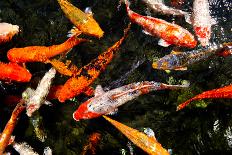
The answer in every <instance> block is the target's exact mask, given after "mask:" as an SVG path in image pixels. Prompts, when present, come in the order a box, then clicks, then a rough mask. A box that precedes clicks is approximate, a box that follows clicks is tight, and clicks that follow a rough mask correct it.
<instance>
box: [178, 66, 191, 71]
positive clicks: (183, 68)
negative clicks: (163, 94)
mask: <svg viewBox="0 0 232 155" xmlns="http://www.w3.org/2000/svg"><path fill="white" fill-rule="evenodd" d="M187 69H188V68H187V67H179V68H176V69H175V70H178V71H186V70H187Z"/></svg>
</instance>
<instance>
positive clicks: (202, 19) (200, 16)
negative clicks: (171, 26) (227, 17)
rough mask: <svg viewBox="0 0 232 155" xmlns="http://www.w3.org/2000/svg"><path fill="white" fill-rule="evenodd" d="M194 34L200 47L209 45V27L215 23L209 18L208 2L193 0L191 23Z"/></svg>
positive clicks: (205, 0) (206, 0)
mask: <svg viewBox="0 0 232 155" xmlns="http://www.w3.org/2000/svg"><path fill="white" fill-rule="evenodd" d="M190 23H191V24H192V25H193V29H194V31H195V34H196V35H197V37H198V40H199V41H200V43H201V45H202V46H207V45H209V40H210V38H211V26H212V25H213V24H215V23H216V22H215V21H214V20H213V19H212V17H211V16H210V10H209V2H208V0H194V2H193V14H192V21H191V22H190Z"/></svg>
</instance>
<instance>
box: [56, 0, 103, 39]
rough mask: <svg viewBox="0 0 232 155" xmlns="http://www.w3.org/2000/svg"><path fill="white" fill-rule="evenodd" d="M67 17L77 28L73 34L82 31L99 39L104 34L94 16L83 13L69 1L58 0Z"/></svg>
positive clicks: (73, 30)
mask: <svg viewBox="0 0 232 155" xmlns="http://www.w3.org/2000/svg"><path fill="white" fill-rule="evenodd" d="M57 1H58V3H59V5H60V7H61V9H62V10H63V12H64V14H65V15H66V17H67V18H68V19H69V20H70V21H71V22H72V23H73V24H74V25H75V26H76V28H74V29H72V30H71V31H72V32H75V31H76V32H78V31H81V32H82V33H84V34H86V35H90V36H94V37H97V38H101V37H102V36H103V34H104V32H103V31H102V29H101V28H100V26H99V25H98V23H97V22H96V21H95V20H94V18H93V16H92V14H87V13H84V12H82V11H81V10H80V9H78V8H77V7H75V6H74V5H72V4H71V3H69V2H68V1H67V0H57Z"/></svg>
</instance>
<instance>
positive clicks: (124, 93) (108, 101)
mask: <svg viewBox="0 0 232 155" xmlns="http://www.w3.org/2000/svg"><path fill="white" fill-rule="evenodd" d="M186 87H188V85H167V84H164V83H158V82H154V81H144V82H137V83H132V84H128V85H125V86H122V87H119V88H116V89H113V90H110V91H108V92H104V91H103V89H102V87H101V86H100V85H98V86H97V88H96V90H95V96H94V97H93V98H90V99H89V100H87V101H86V102H84V103H82V104H81V105H80V106H79V108H78V109H77V110H76V111H75V112H74V113H73V118H74V119H75V120H76V121H78V120H80V119H91V118H95V117H99V116H101V115H104V114H110V113H112V112H116V111H117V107H119V106H121V105H123V104H125V103H126V102H128V101H130V100H133V99H135V98H136V97H138V96H140V95H142V94H147V93H149V92H151V91H154V90H164V89H180V88H186Z"/></svg>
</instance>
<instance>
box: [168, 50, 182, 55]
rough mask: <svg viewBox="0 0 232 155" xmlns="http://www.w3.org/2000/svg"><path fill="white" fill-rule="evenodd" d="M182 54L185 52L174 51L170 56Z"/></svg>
mask: <svg viewBox="0 0 232 155" xmlns="http://www.w3.org/2000/svg"><path fill="white" fill-rule="evenodd" d="M181 53H183V52H180V51H174V50H172V51H171V53H170V54H181Z"/></svg>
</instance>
